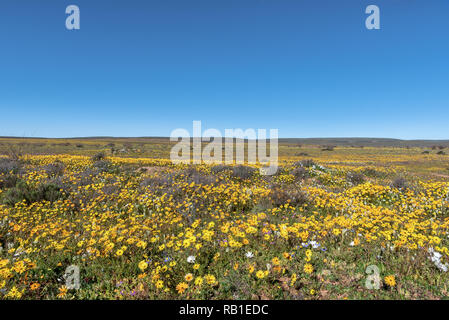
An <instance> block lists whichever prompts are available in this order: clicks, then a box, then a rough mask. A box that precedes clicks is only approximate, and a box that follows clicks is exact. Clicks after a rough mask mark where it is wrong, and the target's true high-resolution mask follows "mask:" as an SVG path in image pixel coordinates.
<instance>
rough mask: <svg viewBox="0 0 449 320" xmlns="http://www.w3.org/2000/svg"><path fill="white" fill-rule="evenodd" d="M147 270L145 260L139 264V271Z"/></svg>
mask: <svg viewBox="0 0 449 320" xmlns="http://www.w3.org/2000/svg"><path fill="white" fill-rule="evenodd" d="M147 268H148V263H147V262H146V261H145V260H142V261H140V262H139V269H140V271H142V272H144V271H145V270H146V269H147Z"/></svg>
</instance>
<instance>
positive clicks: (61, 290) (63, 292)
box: [58, 286, 67, 298]
mask: <svg viewBox="0 0 449 320" xmlns="http://www.w3.org/2000/svg"><path fill="white" fill-rule="evenodd" d="M66 295H67V287H66V286H62V287H61V288H59V293H58V298H64V297H65V296H66Z"/></svg>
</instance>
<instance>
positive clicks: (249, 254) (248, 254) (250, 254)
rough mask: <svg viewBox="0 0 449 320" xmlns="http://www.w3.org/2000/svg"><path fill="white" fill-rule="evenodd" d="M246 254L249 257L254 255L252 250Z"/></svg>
mask: <svg viewBox="0 0 449 320" xmlns="http://www.w3.org/2000/svg"><path fill="white" fill-rule="evenodd" d="M245 256H246V257H247V258H250V259H251V258H253V257H254V254H253V253H252V252H251V251H248V252H247V253H246V254H245Z"/></svg>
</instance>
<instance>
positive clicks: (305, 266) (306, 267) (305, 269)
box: [304, 263, 313, 274]
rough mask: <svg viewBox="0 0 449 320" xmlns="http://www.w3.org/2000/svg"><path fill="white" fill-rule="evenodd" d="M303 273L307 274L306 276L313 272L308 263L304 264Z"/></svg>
mask: <svg viewBox="0 0 449 320" xmlns="http://www.w3.org/2000/svg"><path fill="white" fill-rule="evenodd" d="M304 272H305V273H308V274H310V273H312V272H313V266H312V265H311V264H310V263H306V264H305V265H304Z"/></svg>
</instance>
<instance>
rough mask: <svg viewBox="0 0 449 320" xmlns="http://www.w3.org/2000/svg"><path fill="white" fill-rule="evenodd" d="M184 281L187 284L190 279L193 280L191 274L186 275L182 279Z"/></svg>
mask: <svg viewBox="0 0 449 320" xmlns="http://www.w3.org/2000/svg"><path fill="white" fill-rule="evenodd" d="M184 279H185V280H186V281H187V282H190V281H192V279H193V274H191V273H188V274H186V275H185V277H184Z"/></svg>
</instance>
